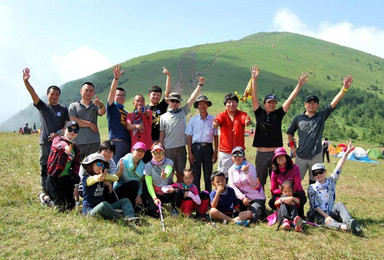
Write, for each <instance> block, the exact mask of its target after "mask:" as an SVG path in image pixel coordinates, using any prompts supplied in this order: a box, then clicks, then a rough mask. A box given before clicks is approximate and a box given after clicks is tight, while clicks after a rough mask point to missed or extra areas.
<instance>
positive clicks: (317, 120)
mask: <svg viewBox="0 0 384 260" xmlns="http://www.w3.org/2000/svg"><path fill="white" fill-rule="evenodd" d="M352 82H353V78H352V76H350V75H348V76H346V77H345V78H344V79H343V88H342V89H341V90H340V92H339V93H338V94H337V95H336V96H335V97H334V98H333V100H332V102H331V103H330V104H328V105H327V106H326V107H325V108H324V109H322V110H321V111H319V112H317V110H318V108H319V98H318V97H317V96H315V95H309V96H308V97H307V98H306V100H305V103H304V105H305V112H304V113H302V114H299V115H296V116H295V117H294V118H293V121H292V123H291V125H290V126H289V128H288V130H287V134H288V141H289V146H290V147H291V150H292V155H293V157H296V161H295V163H296V165H297V166H298V167H299V168H300V174H301V179H302V180H303V179H304V177H305V174H306V173H307V170H309V183H310V184H312V183H315V182H316V180H315V178H314V177H313V176H312V172H311V169H312V166H313V165H314V164H316V163H321V162H322V155H321V140H322V135H323V131H324V125H325V120H327V118H328V117H329V115H330V114H331V113H332V112H333V110H334V109H335V108H336V106H337V104H338V103H339V102H340V100H341V99H342V98H343V97H344V95H345V93H347V91H348V90H349V88H350V87H351V85H352ZM296 130H298V134H299V146H298V148H297V149H296V143H295V141H294V139H293V138H294V135H295V132H296Z"/></svg>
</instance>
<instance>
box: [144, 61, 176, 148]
mask: <svg viewBox="0 0 384 260" xmlns="http://www.w3.org/2000/svg"><path fill="white" fill-rule="evenodd" d="M163 74H164V75H167V80H166V83H165V93H164V98H163V99H162V100H161V102H160V99H161V92H162V89H161V88H160V87H159V86H152V87H151V88H150V89H149V93H148V97H149V105H148V107H147V109H150V110H152V133H151V135H152V141H153V142H155V141H158V140H160V117H161V115H162V114H164V113H165V112H167V108H168V103H167V102H166V100H165V99H166V98H168V96H169V93H170V92H171V73H169V71H168V70H167V69H166V68H165V67H163Z"/></svg>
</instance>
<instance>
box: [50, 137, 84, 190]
mask: <svg viewBox="0 0 384 260" xmlns="http://www.w3.org/2000/svg"><path fill="white" fill-rule="evenodd" d="M70 144H71V142H70V141H68V140H67V139H65V137H64V136H57V137H55V139H53V142H52V146H51V151H50V153H49V157H48V163H47V164H48V175H51V176H53V177H57V178H59V177H60V174H61V173H62V172H63V171H64V169H65V166H66V165H67V162H68V155H67V154H66V153H65V147H66V146H67V145H70ZM73 149H74V150H75V158H74V159H73V160H72V163H71V169H70V172H71V176H70V177H73V178H74V183H79V181H80V177H79V175H78V174H79V169H80V149H79V147H77V145H76V144H75V145H74V146H73Z"/></svg>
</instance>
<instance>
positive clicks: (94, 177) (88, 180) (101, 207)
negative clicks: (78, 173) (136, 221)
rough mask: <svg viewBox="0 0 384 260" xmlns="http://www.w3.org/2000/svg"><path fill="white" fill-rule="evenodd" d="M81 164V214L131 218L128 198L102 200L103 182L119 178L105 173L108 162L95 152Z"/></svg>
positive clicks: (131, 212)
mask: <svg viewBox="0 0 384 260" xmlns="http://www.w3.org/2000/svg"><path fill="white" fill-rule="evenodd" d="M82 166H83V168H84V172H85V175H84V177H83V189H84V191H83V195H84V200H83V214H84V215H87V216H91V217H94V216H101V217H103V218H105V219H113V220H117V219H120V218H124V219H126V220H131V219H133V217H134V211H133V207H132V204H131V202H130V201H129V199H127V198H122V199H120V200H118V201H116V202H114V203H112V204H110V203H109V202H107V201H105V200H104V196H103V192H104V184H105V183H107V182H113V181H117V180H118V179H119V177H117V176H116V175H114V174H107V171H108V167H109V163H108V162H107V161H106V160H105V158H104V157H103V156H102V155H101V154H97V153H94V154H91V155H88V157H87V158H85V159H84V161H83V162H82ZM115 209H121V210H122V214H120V213H118V212H116V211H115Z"/></svg>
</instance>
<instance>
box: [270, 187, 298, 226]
mask: <svg viewBox="0 0 384 260" xmlns="http://www.w3.org/2000/svg"><path fill="white" fill-rule="evenodd" d="M281 194H282V195H281V197H280V199H277V200H275V206H276V207H277V208H278V209H279V211H278V222H279V223H283V229H284V230H290V229H291V224H293V226H294V228H295V231H296V232H300V231H301V230H302V229H301V226H302V224H303V220H302V219H301V218H300V217H299V216H298V213H297V208H298V207H300V200H299V198H296V197H294V196H293V183H292V182H291V181H284V182H283V184H282V185H281ZM279 225H280V224H279Z"/></svg>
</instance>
